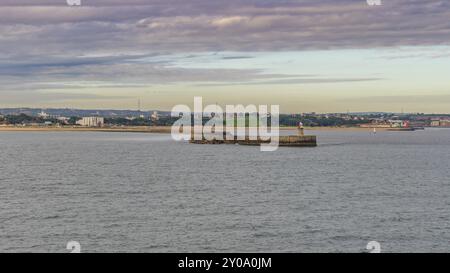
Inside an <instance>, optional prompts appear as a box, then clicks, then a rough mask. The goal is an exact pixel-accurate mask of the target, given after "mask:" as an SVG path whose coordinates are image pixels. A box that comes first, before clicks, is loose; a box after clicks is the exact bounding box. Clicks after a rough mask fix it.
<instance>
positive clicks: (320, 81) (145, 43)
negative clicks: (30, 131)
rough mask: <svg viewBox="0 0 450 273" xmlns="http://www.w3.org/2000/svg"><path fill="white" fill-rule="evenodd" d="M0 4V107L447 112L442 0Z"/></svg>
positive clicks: (449, 14) (448, 28)
mask: <svg viewBox="0 0 450 273" xmlns="http://www.w3.org/2000/svg"><path fill="white" fill-rule="evenodd" d="M382 1H383V5H382V6H369V5H367V3H366V0H339V1H336V0H226V1H225V0H121V1H119V0H82V6H80V7H69V6H68V5H67V3H66V0H0V107H17V106H28V107H44V108H49V107H76V108H116V109H133V108H134V109H135V108H136V107H137V100H138V98H140V100H141V104H142V108H143V109H161V110H170V109H171V108H172V107H173V106H174V105H176V104H180V103H183V104H192V102H193V97H194V96H203V97H204V101H205V103H219V104H222V105H224V104H237V103H241V104H250V103H251V104H280V106H281V111H282V112H306V111H316V112H337V111H394V112H399V111H401V110H402V109H403V110H404V111H407V112H429V113H438V112H450V108H449V107H448V105H449V104H450V77H449V76H448V74H449V72H450V20H449V18H450V1H448V0H442V1H440V0H382Z"/></svg>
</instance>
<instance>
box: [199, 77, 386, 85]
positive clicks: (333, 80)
mask: <svg viewBox="0 0 450 273" xmlns="http://www.w3.org/2000/svg"><path fill="white" fill-rule="evenodd" d="M379 80H383V79H382V78H298V79H281V80H271V81H254V82H238V83H208V84H198V86H229V85H284V84H288V85H293V84H327V83H346V82H368V81H379Z"/></svg>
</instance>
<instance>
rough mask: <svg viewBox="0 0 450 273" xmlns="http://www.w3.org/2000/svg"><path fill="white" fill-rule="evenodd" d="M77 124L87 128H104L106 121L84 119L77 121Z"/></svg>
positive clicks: (101, 118)
mask: <svg viewBox="0 0 450 273" xmlns="http://www.w3.org/2000/svg"><path fill="white" fill-rule="evenodd" d="M77 124H78V125H81V126H86V127H103V125H104V124H105V119H104V118H103V117H84V118H82V119H81V120H79V121H77Z"/></svg>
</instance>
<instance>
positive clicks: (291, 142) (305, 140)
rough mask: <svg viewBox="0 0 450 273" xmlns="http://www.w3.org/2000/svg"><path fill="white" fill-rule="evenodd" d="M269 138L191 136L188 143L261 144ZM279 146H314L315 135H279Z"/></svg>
mask: <svg viewBox="0 0 450 273" xmlns="http://www.w3.org/2000/svg"><path fill="white" fill-rule="evenodd" d="M270 141H271V140H262V139H260V138H258V139H250V138H249V137H246V139H243V140H239V139H236V138H234V139H226V140H217V139H213V140H207V139H205V138H203V139H202V140H196V139H194V137H192V138H191V140H190V143H193V144H239V145H255V146H256V145H261V144H267V143H270ZM278 145H279V146H280V147H316V146H317V137H316V136H280V137H279V144H278Z"/></svg>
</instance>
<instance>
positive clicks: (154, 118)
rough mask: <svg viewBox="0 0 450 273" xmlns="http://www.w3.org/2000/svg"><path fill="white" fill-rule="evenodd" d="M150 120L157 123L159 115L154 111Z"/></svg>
mask: <svg viewBox="0 0 450 273" xmlns="http://www.w3.org/2000/svg"><path fill="white" fill-rule="evenodd" d="M150 118H151V120H153V121H158V120H159V114H158V112H157V111H154V112H153V114H152V115H151V117H150Z"/></svg>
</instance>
